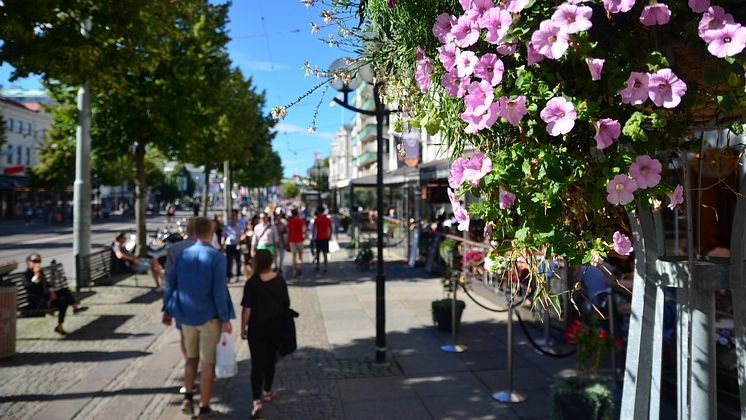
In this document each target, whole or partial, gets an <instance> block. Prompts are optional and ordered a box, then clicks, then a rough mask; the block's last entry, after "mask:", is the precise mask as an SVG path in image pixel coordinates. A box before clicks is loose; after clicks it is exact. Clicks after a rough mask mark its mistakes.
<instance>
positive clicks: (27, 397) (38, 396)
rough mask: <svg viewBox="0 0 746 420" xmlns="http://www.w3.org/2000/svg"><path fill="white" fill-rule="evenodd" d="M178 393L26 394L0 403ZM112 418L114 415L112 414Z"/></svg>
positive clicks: (161, 390) (153, 390) (166, 390)
mask: <svg viewBox="0 0 746 420" xmlns="http://www.w3.org/2000/svg"><path fill="white" fill-rule="evenodd" d="M176 391H178V388H177V387H162V388H128V389H118V390H115V391H92V392H73V393H68V394H54V395H52V394H26V395H13V396H8V397H0V403H7V402H22V401H26V402H34V401H56V400H71V399H79V398H81V399H82V398H106V397H113V396H116V395H155V394H173V393H176ZM112 417H114V415H113V414H112Z"/></svg>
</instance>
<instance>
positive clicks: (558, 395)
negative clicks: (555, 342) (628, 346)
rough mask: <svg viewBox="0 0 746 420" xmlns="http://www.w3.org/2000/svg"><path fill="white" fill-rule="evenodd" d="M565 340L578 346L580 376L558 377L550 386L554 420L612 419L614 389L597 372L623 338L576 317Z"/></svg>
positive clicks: (566, 333) (578, 373) (578, 371)
mask: <svg viewBox="0 0 746 420" xmlns="http://www.w3.org/2000/svg"><path fill="white" fill-rule="evenodd" d="M565 341H566V342H567V343H568V344H575V345H576V346H577V376H571V377H563V378H557V380H556V381H555V382H554V383H553V384H552V386H551V387H550V401H551V404H552V418H553V419H555V420H564V419H567V420H575V419H580V418H582V419H589V420H611V419H612V418H613V417H614V399H613V395H612V393H611V390H610V389H609V387H608V386H607V385H606V383H605V382H604V381H603V380H602V379H601V378H599V376H598V366H599V364H600V363H601V357H603V356H604V355H605V354H606V353H608V352H609V351H614V350H615V349H616V348H618V347H621V345H622V342H621V340H619V339H618V338H616V339H614V338H612V337H611V336H609V335H608V333H607V332H606V331H605V330H604V329H603V328H598V326H597V325H596V322H595V318H594V319H593V320H592V321H591V323H590V324H587V323H584V322H582V321H581V320H580V319H578V320H576V321H575V322H574V323H573V324H572V325H571V326H570V328H568V329H567V331H566V332H565Z"/></svg>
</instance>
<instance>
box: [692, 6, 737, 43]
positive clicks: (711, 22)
mask: <svg viewBox="0 0 746 420" xmlns="http://www.w3.org/2000/svg"><path fill="white" fill-rule="evenodd" d="M728 23H736V21H735V20H733V15H731V14H730V13H725V10H724V9H723V8H722V7H720V6H712V7H710V8H709V9H707V11H706V12H705V13H704V14H703V15H702V19H701V20H700V21H699V26H698V27H697V30H698V33H699V36H700V37H702V38H704V37H705V36H706V35H707V32H708V31H713V30H718V29H722V27H723V26H724V25H726V24H728Z"/></svg>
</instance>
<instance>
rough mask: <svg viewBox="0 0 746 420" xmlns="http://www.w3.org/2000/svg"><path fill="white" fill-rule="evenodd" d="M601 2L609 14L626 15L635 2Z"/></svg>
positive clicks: (633, 0) (623, 0)
mask: <svg viewBox="0 0 746 420" xmlns="http://www.w3.org/2000/svg"><path fill="white" fill-rule="evenodd" d="M603 2H604V7H605V8H606V11H607V12H609V13H626V12H629V11H630V10H632V7H634V5H635V0H603Z"/></svg>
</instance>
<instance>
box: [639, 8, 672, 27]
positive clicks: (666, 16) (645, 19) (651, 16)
mask: <svg viewBox="0 0 746 420" xmlns="http://www.w3.org/2000/svg"><path fill="white" fill-rule="evenodd" d="M669 20H671V10H669V9H668V6H666V5H665V4H664V3H653V4H648V5H647V6H645V8H644V9H642V14H641V15H640V22H641V23H642V24H643V25H645V26H654V25H665V24H667V23H668V21H669Z"/></svg>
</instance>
